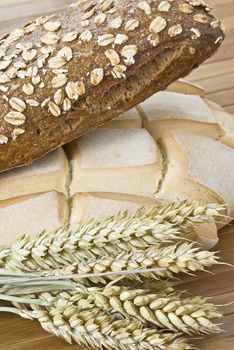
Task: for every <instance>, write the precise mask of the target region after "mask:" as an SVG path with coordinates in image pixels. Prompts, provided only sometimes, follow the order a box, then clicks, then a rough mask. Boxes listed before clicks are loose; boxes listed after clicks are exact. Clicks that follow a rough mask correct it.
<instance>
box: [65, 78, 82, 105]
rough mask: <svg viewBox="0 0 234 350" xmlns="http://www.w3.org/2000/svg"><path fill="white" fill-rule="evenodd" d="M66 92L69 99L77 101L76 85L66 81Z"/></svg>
mask: <svg viewBox="0 0 234 350" xmlns="http://www.w3.org/2000/svg"><path fill="white" fill-rule="evenodd" d="M65 90H66V93H67V96H68V97H69V99H70V100H73V101H77V100H78V98H79V94H78V89H77V85H76V83H74V82H69V83H67V86H66V89H65Z"/></svg>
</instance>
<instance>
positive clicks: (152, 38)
mask: <svg viewBox="0 0 234 350" xmlns="http://www.w3.org/2000/svg"><path fill="white" fill-rule="evenodd" d="M147 40H148V41H149V43H150V44H151V45H152V46H153V47H156V46H158V44H159V43H160V37H159V35H158V34H150V35H149V36H148V38H147Z"/></svg>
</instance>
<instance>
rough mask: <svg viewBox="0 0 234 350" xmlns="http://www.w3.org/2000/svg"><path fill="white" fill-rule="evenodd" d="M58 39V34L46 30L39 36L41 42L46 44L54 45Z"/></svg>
mask: <svg viewBox="0 0 234 350" xmlns="http://www.w3.org/2000/svg"><path fill="white" fill-rule="evenodd" d="M58 41H59V36H58V35H57V34H56V33H53V32H47V33H46V34H44V35H43V36H42V37H41V42H43V44H46V45H55V44H57V42H58Z"/></svg>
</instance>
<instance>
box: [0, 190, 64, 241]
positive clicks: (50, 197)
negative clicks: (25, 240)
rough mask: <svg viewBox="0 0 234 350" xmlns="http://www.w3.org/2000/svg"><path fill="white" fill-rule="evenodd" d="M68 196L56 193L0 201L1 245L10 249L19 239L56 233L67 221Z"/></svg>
mask: <svg viewBox="0 0 234 350" xmlns="http://www.w3.org/2000/svg"><path fill="white" fill-rule="evenodd" d="M67 215H68V209H67V201H66V197H65V196H64V195H63V194H60V193H57V192H56V191H51V192H46V193H40V194H37V195H28V196H22V197H18V198H14V199H10V200H7V201H1V202H0V242H1V244H3V245H6V246H10V245H11V244H12V243H14V242H15V241H16V239H17V238H19V237H20V236H22V235H24V234H26V235H29V236H30V237H33V236H35V235H36V234H38V233H40V232H42V231H43V230H54V229H57V228H59V227H61V226H62V225H64V224H65V223H66V221H67Z"/></svg>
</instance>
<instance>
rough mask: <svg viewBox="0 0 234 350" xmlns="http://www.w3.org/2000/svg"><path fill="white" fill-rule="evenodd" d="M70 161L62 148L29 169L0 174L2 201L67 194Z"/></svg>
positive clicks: (0, 199)
mask: <svg viewBox="0 0 234 350" xmlns="http://www.w3.org/2000/svg"><path fill="white" fill-rule="evenodd" d="M68 177H69V170H68V161H67V157H66V155H65V153H64V151H63V149H62V148H58V149H57V150H55V151H54V152H51V153H49V154H48V155H46V156H45V157H43V158H41V159H39V160H37V161H36V162H35V163H34V164H33V165H31V166H29V167H23V168H18V169H14V170H11V171H7V172H5V173H1V174H0V201H2V200H5V199H10V198H15V197H19V196H24V195H27V194H36V193H41V192H48V191H53V190H54V191H57V192H60V193H64V194H67V182H68Z"/></svg>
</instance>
